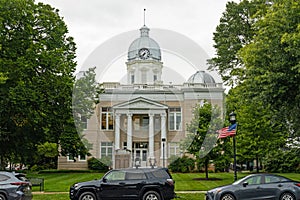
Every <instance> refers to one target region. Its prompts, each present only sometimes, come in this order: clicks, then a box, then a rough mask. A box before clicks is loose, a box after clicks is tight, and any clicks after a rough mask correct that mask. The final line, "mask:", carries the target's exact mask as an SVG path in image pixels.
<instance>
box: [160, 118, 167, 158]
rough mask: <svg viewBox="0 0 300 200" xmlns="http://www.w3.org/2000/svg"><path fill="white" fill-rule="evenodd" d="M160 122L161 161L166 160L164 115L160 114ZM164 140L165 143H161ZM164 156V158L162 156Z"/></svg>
mask: <svg viewBox="0 0 300 200" xmlns="http://www.w3.org/2000/svg"><path fill="white" fill-rule="evenodd" d="M160 121H161V153H160V155H161V157H160V158H161V159H163V158H164V159H165V160H166V159H167V145H166V141H167V126H166V113H162V114H160ZM163 139H165V142H163ZM163 155H164V156H163Z"/></svg>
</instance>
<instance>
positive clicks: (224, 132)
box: [218, 124, 237, 139]
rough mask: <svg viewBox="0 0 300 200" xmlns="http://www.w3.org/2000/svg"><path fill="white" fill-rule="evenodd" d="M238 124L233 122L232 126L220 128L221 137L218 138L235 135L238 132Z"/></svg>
mask: <svg viewBox="0 0 300 200" xmlns="http://www.w3.org/2000/svg"><path fill="white" fill-rule="evenodd" d="M236 127H237V125H236V124H232V125H231V126H227V127H224V128H222V129H220V130H218V133H219V137H218V138H221V139H222V138H226V137H228V136H235V134H236Z"/></svg>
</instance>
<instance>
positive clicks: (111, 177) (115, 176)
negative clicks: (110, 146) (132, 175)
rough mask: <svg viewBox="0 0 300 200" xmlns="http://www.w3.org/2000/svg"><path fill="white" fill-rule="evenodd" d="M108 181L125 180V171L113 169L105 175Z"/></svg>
mask: <svg viewBox="0 0 300 200" xmlns="http://www.w3.org/2000/svg"><path fill="white" fill-rule="evenodd" d="M105 178H106V179H107V180H108V181H124V180H125V172H123V171H112V172H110V173H109V174H107V176H106V177H105Z"/></svg>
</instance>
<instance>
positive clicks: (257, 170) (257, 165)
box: [256, 155, 259, 173]
mask: <svg viewBox="0 0 300 200" xmlns="http://www.w3.org/2000/svg"><path fill="white" fill-rule="evenodd" d="M258 161H259V159H258V155H256V172H257V173H259V164H258Z"/></svg>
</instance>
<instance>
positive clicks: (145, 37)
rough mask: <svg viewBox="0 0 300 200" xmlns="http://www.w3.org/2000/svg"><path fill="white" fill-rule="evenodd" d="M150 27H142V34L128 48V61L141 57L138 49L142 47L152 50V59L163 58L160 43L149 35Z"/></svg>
mask: <svg viewBox="0 0 300 200" xmlns="http://www.w3.org/2000/svg"><path fill="white" fill-rule="evenodd" d="M149 30H150V29H149V28H148V27H147V26H145V25H144V26H143V27H142V28H141V29H140V32H141V36H140V37H139V38H137V39H135V40H134V41H133V42H132V43H131V45H130V46H129V49H128V61H130V60H133V59H139V56H138V51H139V50H140V49H142V48H147V49H149V51H150V59H151V58H152V59H155V60H159V61H160V60H161V52H160V47H159V45H158V43H157V42H156V41H155V40H153V39H152V38H150V37H149Z"/></svg>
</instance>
